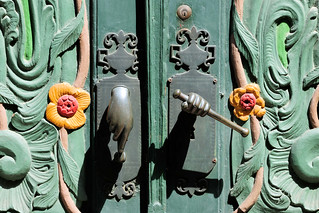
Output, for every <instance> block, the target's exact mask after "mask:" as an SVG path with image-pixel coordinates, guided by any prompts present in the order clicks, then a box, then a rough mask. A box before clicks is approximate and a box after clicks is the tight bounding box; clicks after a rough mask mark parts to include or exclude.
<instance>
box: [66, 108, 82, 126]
mask: <svg viewBox="0 0 319 213" xmlns="http://www.w3.org/2000/svg"><path fill="white" fill-rule="evenodd" d="M85 120H86V117H85V114H84V112H83V110H78V111H77V112H76V113H75V114H74V115H73V116H72V117H71V118H68V119H67V120H66V121H65V125H64V127H65V128H67V129H77V128H79V127H81V126H83V125H84V124H85Z"/></svg>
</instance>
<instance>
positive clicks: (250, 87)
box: [245, 83, 260, 99]
mask: <svg viewBox="0 0 319 213" xmlns="http://www.w3.org/2000/svg"><path fill="white" fill-rule="evenodd" d="M245 89H246V92H247V93H252V94H254V96H255V97H256V99H258V98H259V97H260V88H259V85H258V84H254V83H252V84H247V85H246V86H245Z"/></svg>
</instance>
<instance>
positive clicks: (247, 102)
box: [240, 93, 256, 110]
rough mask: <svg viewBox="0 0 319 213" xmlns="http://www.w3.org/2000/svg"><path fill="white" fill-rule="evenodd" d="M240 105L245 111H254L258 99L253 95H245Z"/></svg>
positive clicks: (241, 98)
mask: <svg viewBox="0 0 319 213" xmlns="http://www.w3.org/2000/svg"><path fill="white" fill-rule="evenodd" d="M240 105H241V107H242V108H243V109H244V110H252V109H253V108H254V106H255V105H256V97H255V96H254V94H252V93H245V94H243V95H242V96H241V97H240Z"/></svg>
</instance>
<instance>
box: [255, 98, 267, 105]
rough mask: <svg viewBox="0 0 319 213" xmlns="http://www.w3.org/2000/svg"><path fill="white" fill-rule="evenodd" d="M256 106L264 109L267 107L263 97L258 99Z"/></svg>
mask: <svg viewBox="0 0 319 213" xmlns="http://www.w3.org/2000/svg"><path fill="white" fill-rule="evenodd" d="M256 104H257V105H259V106H261V107H262V108H264V107H265V101H264V99H263V98H262V97H259V98H257V100H256Z"/></svg>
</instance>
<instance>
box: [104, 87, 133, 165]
mask: <svg viewBox="0 0 319 213" xmlns="http://www.w3.org/2000/svg"><path fill="white" fill-rule="evenodd" d="M111 96H112V97H111V100H110V103H109V106H108V110H107V115H106V121H107V123H108V124H109V130H110V131H111V132H112V133H114V134H113V140H114V141H117V143H118V146H117V153H116V154H115V160H116V161H118V162H120V163H123V162H124V161H125V160H126V155H125V152H124V147H125V144H126V141H127V139H128V136H129V134H130V132H131V130H132V128H133V113H132V106H131V99H130V91H129V89H128V88H127V87H125V86H116V87H114V88H113V89H112V93H111Z"/></svg>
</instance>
